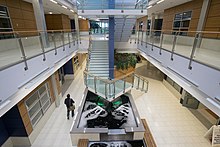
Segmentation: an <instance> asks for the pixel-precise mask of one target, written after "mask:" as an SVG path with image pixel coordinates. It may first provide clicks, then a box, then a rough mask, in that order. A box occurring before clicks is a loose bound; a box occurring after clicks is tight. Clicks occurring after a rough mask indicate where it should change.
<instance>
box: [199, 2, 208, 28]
mask: <svg viewBox="0 0 220 147" xmlns="http://www.w3.org/2000/svg"><path fill="white" fill-rule="evenodd" d="M210 3H211V0H203V4H202V9H201V12H200V16H199V22H198V25H197V29H196V31H203V29H204V27H205V23H206V16H207V14H208V10H209V6H210Z"/></svg>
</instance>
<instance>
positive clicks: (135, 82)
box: [134, 76, 139, 89]
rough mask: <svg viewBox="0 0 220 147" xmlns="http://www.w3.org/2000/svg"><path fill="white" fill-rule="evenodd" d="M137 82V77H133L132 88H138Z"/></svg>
mask: <svg viewBox="0 0 220 147" xmlns="http://www.w3.org/2000/svg"><path fill="white" fill-rule="evenodd" d="M138 80H139V78H138V77H137V76H134V88H136V89H137V88H138Z"/></svg>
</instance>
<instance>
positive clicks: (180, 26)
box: [173, 11, 192, 35]
mask: <svg viewBox="0 0 220 147" xmlns="http://www.w3.org/2000/svg"><path fill="white" fill-rule="evenodd" d="M191 15H192V11H187V12H182V13H177V14H176V15H175V17H174V21H173V30H174V31H184V32H180V34H179V35H187V31H188V29H189V24H190V20H191Z"/></svg>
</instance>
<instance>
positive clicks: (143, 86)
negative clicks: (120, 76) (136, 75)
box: [142, 79, 144, 91]
mask: <svg viewBox="0 0 220 147" xmlns="http://www.w3.org/2000/svg"><path fill="white" fill-rule="evenodd" d="M142 80H143V84H142V91H143V90H144V79H142Z"/></svg>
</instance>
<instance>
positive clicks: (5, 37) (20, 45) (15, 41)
mask: <svg viewBox="0 0 220 147" xmlns="http://www.w3.org/2000/svg"><path fill="white" fill-rule="evenodd" d="M77 36H78V34H77V31H75V30H48V31H16V32H0V55H1V62H0V70H3V69H6V68H8V67H10V66H12V65H15V64H17V63H20V62H24V64H25V67H24V69H25V70H28V64H27V60H29V59H30V58H33V57H36V56H39V55H42V60H43V61H45V60H47V58H46V55H45V54H46V53H47V52H50V51H52V50H54V54H55V55H57V54H58V52H57V49H58V48H59V47H62V48H63V51H65V49H66V48H65V46H66V45H68V46H69V48H70V47H71V46H75V43H76V42H78V40H79V38H78V37H77Z"/></svg>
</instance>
